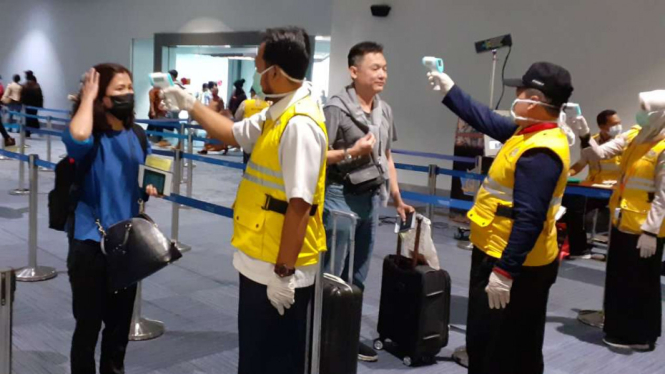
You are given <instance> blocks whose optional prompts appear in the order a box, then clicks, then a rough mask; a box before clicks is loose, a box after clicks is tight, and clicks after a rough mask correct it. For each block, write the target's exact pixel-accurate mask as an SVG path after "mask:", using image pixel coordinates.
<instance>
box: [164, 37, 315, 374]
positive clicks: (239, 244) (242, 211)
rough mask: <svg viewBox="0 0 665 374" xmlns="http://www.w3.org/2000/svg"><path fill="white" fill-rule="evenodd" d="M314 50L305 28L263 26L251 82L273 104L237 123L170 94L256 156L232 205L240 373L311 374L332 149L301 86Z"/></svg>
mask: <svg viewBox="0 0 665 374" xmlns="http://www.w3.org/2000/svg"><path fill="white" fill-rule="evenodd" d="M311 56H312V50H311V46H310V39H309V36H308V35H307V33H306V32H305V30H303V29H300V28H295V27H289V28H277V29H269V30H267V32H266V35H265V38H264V41H263V43H262V44H261V45H260V47H259V50H258V55H257V56H256V59H255V63H256V73H255V75H254V83H253V87H254V90H255V91H256V93H257V95H258V96H259V97H262V98H269V99H270V100H271V101H273V103H274V104H273V105H272V106H271V107H270V108H269V109H268V110H265V111H263V112H260V113H257V114H255V115H253V116H251V117H249V118H247V119H244V120H242V121H240V122H237V123H233V121H231V120H230V119H228V118H226V117H224V116H222V115H220V114H219V113H216V112H214V111H213V110H210V109H209V108H206V107H205V106H204V105H202V104H201V103H199V102H197V101H196V100H195V99H194V98H193V97H192V96H190V95H187V94H185V93H182V92H180V91H179V90H176V89H167V90H166V94H167V96H171V101H173V102H175V103H177V106H178V107H179V108H181V109H184V110H187V111H189V113H190V114H191V115H192V117H193V118H194V119H195V120H196V121H198V122H199V123H200V124H201V125H202V126H203V127H204V128H205V129H206V131H208V134H210V135H211V136H212V137H213V138H215V139H218V140H221V141H222V142H224V144H228V145H231V146H236V147H238V146H241V147H242V148H243V149H245V150H247V151H250V152H251V153H252V155H251V158H250V160H249V163H248V164H247V169H246V170H245V173H244V175H243V177H242V181H241V182H240V187H239V188H238V193H237V196H236V200H235V204H234V209H233V224H234V226H233V238H232V240H231V244H232V245H233V246H234V247H235V248H236V249H237V250H238V251H237V252H236V253H235V255H234V259H233V265H234V266H235V268H236V269H237V270H238V272H239V273H240V301H239V308H238V309H239V310H238V335H239V341H240V349H239V351H240V363H239V369H238V372H239V373H241V374H263V373H283V374H286V373H288V374H293V373H296V374H298V373H304V372H305V361H306V360H305V358H306V352H308V349H307V344H306V342H307V337H308V331H307V321H308V308H309V307H310V306H311V305H310V304H311V301H312V300H313V293H314V281H315V279H316V274H317V268H318V266H317V263H318V259H319V252H321V251H325V248H326V236H325V228H324V226H323V220H322V212H323V202H324V190H325V170H326V152H327V148H328V139H327V135H326V126H325V123H324V115H323V112H322V110H321V108H320V106H319V104H318V102H317V100H316V99H314V98H313V97H312V87H311V85H309V84H308V83H306V82H304V78H305V74H306V72H307V70H308V68H309V65H310V61H311ZM183 92H184V91H183Z"/></svg>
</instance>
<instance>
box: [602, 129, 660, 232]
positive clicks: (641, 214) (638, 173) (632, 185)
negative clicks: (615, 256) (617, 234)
mask: <svg viewBox="0 0 665 374" xmlns="http://www.w3.org/2000/svg"><path fill="white" fill-rule="evenodd" d="M633 129H634V130H635V127H634V128H633ZM638 132H639V127H638V128H637V131H631V133H630V134H629V137H628V139H629V141H630V144H629V145H628V148H627V149H626V151H625V152H624V154H623V159H622V162H621V181H620V183H619V185H618V186H617V187H616V188H615V189H614V193H613V194H612V197H611V198H610V212H614V214H613V215H612V224H613V225H614V227H616V228H618V229H619V230H620V231H622V232H626V233H629V234H641V233H642V224H644V222H645V221H646V219H647V216H648V214H649V210H651V202H652V201H653V198H654V193H655V192H656V182H655V178H656V166H657V165H658V157H660V154H661V153H663V151H665V140H661V141H659V142H656V143H654V142H650V143H642V144H636V143H635V142H633V139H634V138H635V136H636V135H637V133H638ZM657 234H658V237H660V238H664V237H665V222H663V223H662V224H661V227H660V231H659V232H658V233H657Z"/></svg>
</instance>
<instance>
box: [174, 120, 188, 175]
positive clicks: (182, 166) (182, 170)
mask: <svg viewBox="0 0 665 374" xmlns="http://www.w3.org/2000/svg"><path fill="white" fill-rule="evenodd" d="M179 135H180V137H178V145H177V146H176V148H178V149H179V150H180V151H183V150H184V149H185V147H183V146H182V143H184V141H183V138H182V136H183V135H185V123H184V122H180V134H179ZM180 156H181V157H182V154H181V155H180ZM181 160H182V159H181ZM190 161H191V160H190ZM179 167H180V179H178V180H179V181H180V183H185V181H184V180H183V179H184V178H185V163H184V162H180V166H179Z"/></svg>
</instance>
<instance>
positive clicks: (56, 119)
mask: <svg viewBox="0 0 665 374" xmlns="http://www.w3.org/2000/svg"><path fill="white" fill-rule="evenodd" d="M49 118H51V121H56V122H63V123H69V122H70V121H71V120H68V119H67V118H58V117H49Z"/></svg>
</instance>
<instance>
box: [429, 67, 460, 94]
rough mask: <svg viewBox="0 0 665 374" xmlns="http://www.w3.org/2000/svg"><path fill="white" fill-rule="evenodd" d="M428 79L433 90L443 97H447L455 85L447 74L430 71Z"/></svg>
mask: <svg viewBox="0 0 665 374" xmlns="http://www.w3.org/2000/svg"><path fill="white" fill-rule="evenodd" d="M427 79H428V80H429V84H430V86H432V90H434V91H436V92H440V93H441V94H442V95H443V96H446V95H447V94H448V92H450V90H451V89H452V88H453V86H454V85H455V82H453V80H452V79H451V78H450V77H449V76H448V74H446V73H439V72H431V71H430V72H428V73H427Z"/></svg>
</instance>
